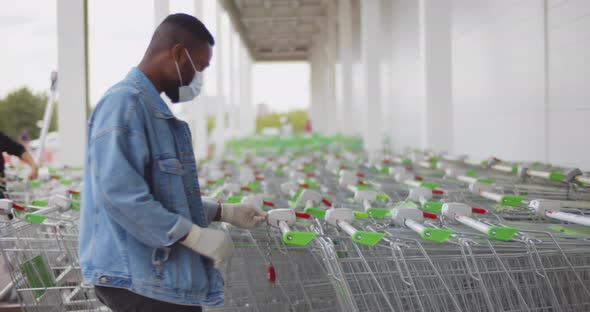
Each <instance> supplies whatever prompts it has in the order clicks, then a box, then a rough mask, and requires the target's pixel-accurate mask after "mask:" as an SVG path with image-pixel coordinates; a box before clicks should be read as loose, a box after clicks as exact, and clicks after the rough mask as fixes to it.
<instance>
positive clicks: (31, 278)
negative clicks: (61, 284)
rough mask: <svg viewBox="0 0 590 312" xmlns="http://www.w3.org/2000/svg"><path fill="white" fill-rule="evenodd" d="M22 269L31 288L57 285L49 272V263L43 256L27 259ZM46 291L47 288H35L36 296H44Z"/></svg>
mask: <svg viewBox="0 0 590 312" xmlns="http://www.w3.org/2000/svg"><path fill="white" fill-rule="evenodd" d="M20 270H21V272H22V273H23V275H24V276H25V279H26V280H27V282H28V284H29V285H30V287H31V288H48V287H54V286H55V281H54V280H53V277H52V276H51V275H50V274H49V270H48V269H47V265H46V264H45V261H43V259H42V258H41V256H36V257H34V258H32V259H31V260H28V261H25V262H24V263H23V264H22V265H21V267H20ZM45 291H46V290H45V289H38V290H34V291H33V293H34V294H35V298H39V297H41V296H43V294H45Z"/></svg>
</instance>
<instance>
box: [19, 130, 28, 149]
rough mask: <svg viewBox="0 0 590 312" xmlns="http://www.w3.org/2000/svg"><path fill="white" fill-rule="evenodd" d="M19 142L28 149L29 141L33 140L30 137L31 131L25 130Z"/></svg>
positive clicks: (22, 131) (21, 133)
mask: <svg viewBox="0 0 590 312" xmlns="http://www.w3.org/2000/svg"><path fill="white" fill-rule="evenodd" d="M18 140H19V142H20V144H22V145H24V146H25V147H28V146H29V141H30V140H31V136H30V135H29V129H27V128H23V129H22V130H21V132H20V135H19V137H18Z"/></svg>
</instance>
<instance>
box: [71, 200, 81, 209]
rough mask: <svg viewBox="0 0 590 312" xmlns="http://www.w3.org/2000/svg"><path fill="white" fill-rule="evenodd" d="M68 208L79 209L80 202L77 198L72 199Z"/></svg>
mask: <svg viewBox="0 0 590 312" xmlns="http://www.w3.org/2000/svg"><path fill="white" fill-rule="evenodd" d="M70 208H71V209H72V210H74V211H80V202H79V201H77V200H74V201H72V206H71V207H70Z"/></svg>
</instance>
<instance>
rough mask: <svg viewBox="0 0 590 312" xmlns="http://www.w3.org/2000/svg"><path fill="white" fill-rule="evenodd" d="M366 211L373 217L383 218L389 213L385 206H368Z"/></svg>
mask: <svg viewBox="0 0 590 312" xmlns="http://www.w3.org/2000/svg"><path fill="white" fill-rule="evenodd" d="M366 213H367V214H368V215H369V216H371V217H373V218H375V219H385V217H386V216H388V215H389V214H390V212H389V209H387V208H369V209H367V210H366Z"/></svg>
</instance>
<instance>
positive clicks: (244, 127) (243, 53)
mask: <svg viewBox="0 0 590 312" xmlns="http://www.w3.org/2000/svg"><path fill="white" fill-rule="evenodd" d="M249 57H250V56H249V55H248V50H247V49H246V47H245V46H244V45H243V43H242V42H240V49H239V58H240V70H239V80H240V101H239V103H238V105H239V106H238V118H239V131H238V135H239V136H241V137H244V136H250V135H252V134H253V133H254V129H253V128H252V125H255V124H256V121H255V120H254V119H255V118H256V117H255V114H254V111H255V108H254V107H253V105H252V98H251V96H250V88H251V85H252V84H251V81H252V79H251V78H250V72H251V62H250V60H249Z"/></svg>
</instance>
